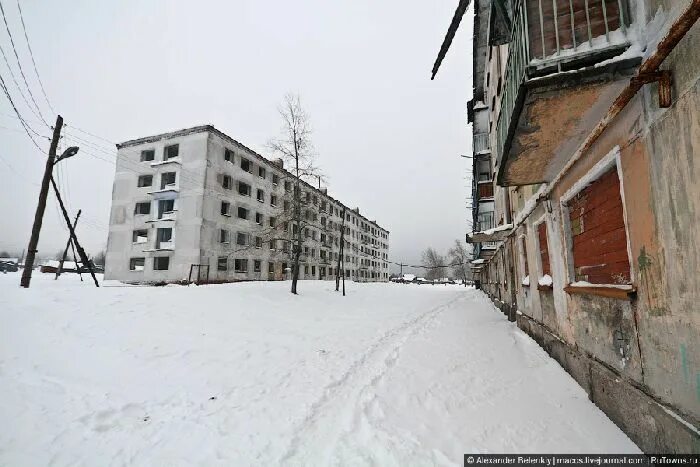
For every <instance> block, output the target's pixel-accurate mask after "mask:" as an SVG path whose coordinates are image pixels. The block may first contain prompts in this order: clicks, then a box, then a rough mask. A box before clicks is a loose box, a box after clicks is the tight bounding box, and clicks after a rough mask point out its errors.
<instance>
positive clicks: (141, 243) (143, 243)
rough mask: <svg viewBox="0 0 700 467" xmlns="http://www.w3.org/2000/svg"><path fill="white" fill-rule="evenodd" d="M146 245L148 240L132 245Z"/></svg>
mask: <svg viewBox="0 0 700 467" xmlns="http://www.w3.org/2000/svg"><path fill="white" fill-rule="evenodd" d="M146 243H148V240H146V241H145V242H131V244H132V245H145V244H146Z"/></svg>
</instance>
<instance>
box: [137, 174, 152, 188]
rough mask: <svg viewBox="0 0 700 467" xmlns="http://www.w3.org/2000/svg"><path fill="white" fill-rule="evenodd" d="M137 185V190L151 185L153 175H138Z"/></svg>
mask: <svg viewBox="0 0 700 467" xmlns="http://www.w3.org/2000/svg"><path fill="white" fill-rule="evenodd" d="M137 185H138V187H139V188H142V187H145V186H151V185H153V175H139V180H138V183H137Z"/></svg>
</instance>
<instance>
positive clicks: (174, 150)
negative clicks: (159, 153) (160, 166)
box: [163, 144, 180, 161]
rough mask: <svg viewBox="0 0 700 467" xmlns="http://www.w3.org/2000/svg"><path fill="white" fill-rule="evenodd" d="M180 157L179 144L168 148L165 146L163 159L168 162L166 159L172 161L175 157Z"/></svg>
mask: <svg viewBox="0 0 700 467" xmlns="http://www.w3.org/2000/svg"><path fill="white" fill-rule="evenodd" d="M178 156H180V145H179V144H171V145H170V146H165V149H164V151H163V159H164V160H166V161H167V160H168V159H174V158H176V157H178Z"/></svg>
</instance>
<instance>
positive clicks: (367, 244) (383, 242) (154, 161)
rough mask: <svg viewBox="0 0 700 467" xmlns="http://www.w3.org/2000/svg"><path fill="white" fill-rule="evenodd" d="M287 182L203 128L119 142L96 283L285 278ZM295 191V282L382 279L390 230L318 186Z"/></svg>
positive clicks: (276, 169) (289, 222) (288, 257)
mask: <svg viewBox="0 0 700 467" xmlns="http://www.w3.org/2000/svg"><path fill="white" fill-rule="evenodd" d="M295 182H296V179H295V178H294V177H293V176H292V174H291V173H289V172H288V171H286V170H285V169H284V167H283V162H282V160H280V159H278V160H276V161H274V162H273V161H270V160H268V159H265V158H264V157H262V156H261V155H259V154H257V153H255V152H254V151H252V150H251V149H249V148H247V147H246V146H244V145H242V144H241V143H239V142H237V141H235V140H234V139H232V138H231V137H229V136H227V135H225V134H224V133H222V132H221V131H219V130H217V129H216V128H214V127H213V126H210V125H205V126H197V127H193V128H188V129H184V130H180V131H175V132H171V133H165V134H159V135H155V136H149V137H145V138H139V139H135V140H131V141H127V142H124V143H121V144H118V145H117V164H116V173H115V177H114V187H113V192H112V208H111V213H110V226H109V237H108V241H107V255H106V267H105V279H116V280H121V281H128V282H175V281H183V280H198V281H237V280H282V279H286V278H289V277H290V271H291V266H292V264H293V258H292V254H291V252H292V248H291V242H290V240H291V239H292V235H296V232H297V230H296V229H297V223H296V222H294V220H295V217H294V216H293V215H292V213H293V211H294V210H293V209H292V207H293V204H292V203H294V197H293V196H292V193H293V186H294V184H295ZM300 184H301V191H300V202H299V208H300V210H301V216H303V217H302V220H303V222H302V223H300V224H299V228H301V230H302V250H301V253H300V255H301V256H300V268H299V274H300V279H320V280H323V279H335V277H336V275H337V274H338V272H339V271H340V272H341V274H340V275H341V276H342V272H344V273H345V277H346V278H347V279H351V280H355V281H387V280H388V279H389V266H388V249H389V232H388V231H387V230H386V229H383V228H381V227H380V226H379V225H378V224H377V223H376V222H375V221H370V220H369V219H367V218H366V217H364V216H363V215H361V214H360V210H359V208H355V209H349V208H347V207H346V206H345V205H343V204H342V203H341V202H339V201H338V200H336V199H334V198H332V197H331V196H329V195H328V192H327V190H326V189H324V188H315V187H313V186H311V185H310V184H308V183H305V182H303V181H300ZM343 214H344V219H343ZM341 229H344V231H345V233H344V239H345V246H344V255H343V256H344V258H340V259H342V260H343V261H342V263H341V265H344V266H341V269H339V268H338V260H339V254H340V251H341V250H340V240H341Z"/></svg>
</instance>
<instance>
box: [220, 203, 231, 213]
mask: <svg viewBox="0 0 700 467" xmlns="http://www.w3.org/2000/svg"><path fill="white" fill-rule="evenodd" d="M221 215H222V216H230V215H231V203H229V202H228V201H222V202H221Z"/></svg>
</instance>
